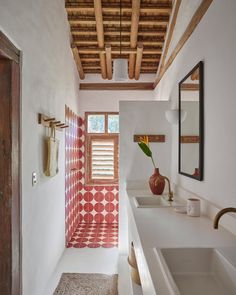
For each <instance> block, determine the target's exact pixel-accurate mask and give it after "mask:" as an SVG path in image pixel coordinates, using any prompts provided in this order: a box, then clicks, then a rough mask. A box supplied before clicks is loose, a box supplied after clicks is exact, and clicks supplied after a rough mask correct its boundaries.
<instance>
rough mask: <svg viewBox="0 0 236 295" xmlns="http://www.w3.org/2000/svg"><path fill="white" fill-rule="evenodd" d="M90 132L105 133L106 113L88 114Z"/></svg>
mask: <svg viewBox="0 0 236 295" xmlns="http://www.w3.org/2000/svg"><path fill="white" fill-rule="evenodd" d="M88 133H105V116H104V115H88Z"/></svg>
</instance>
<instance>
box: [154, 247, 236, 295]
mask: <svg viewBox="0 0 236 295" xmlns="http://www.w3.org/2000/svg"><path fill="white" fill-rule="evenodd" d="M234 251H235V252H234V254H233V256H232V257H233V259H232V260H230V259H228V258H226V257H227V255H224V254H222V253H223V252H222V249H214V248H168V249H161V250H160V249H155V253H156V256H157V260H158V263H159V266H160V268H161V272H162V274H163V277H164V280H165V283H166V285H167V288H168V290H169V294H171V295H213V294H214V295H235V294H236V264H235V258H236V257H235V256H236V249H234ZM231 252H232V251H231ZM231 254H232V253H231Z"/></svg>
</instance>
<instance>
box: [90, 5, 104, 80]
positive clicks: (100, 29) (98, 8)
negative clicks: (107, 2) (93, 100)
mask: <svg viewBox="0 0 236 295" xmlns="http://www.w3.org/2000/svg"><path fill="white" fill-rule="evenodd" d="M93 2H94V11H95V19H96V29H97V38H98V46H99V48H104V32H103V16H102V1H101V0H94V1H93ZM99 57H100V64H101V72H102V77H103V79H106V77H107V72H106V57H105V53H104V52H102V51H100V52H99Z"/></svg>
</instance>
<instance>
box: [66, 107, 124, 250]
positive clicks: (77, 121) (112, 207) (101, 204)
mask: <svg viewBox="0 0 236 295" xmlns="http://www.w3.org/2000/svg"><path fill="white" fill-rule="evenodd" d="M66 123H67V124H68V125H69V126H70V128H68V130H67V132H66V244H67V245H68V242H69V241H70V239H71V237H72V235H73V233H74V232H75V230H76V227H77V225H78V224H79V223H85V224H91V223H98V224H101V223H108V224H118V210H119V208H118V206H119V188H118V186H117V185H113V186H110V185H107V186H106V185H102V186H88V185H86V184H85V122H84V119H82V118H79V117H78V116H76V115H75V114H73V112H72V111H70V110H69V108H66ZM71 125H72V126H71ZM73 168H76V169H78V170H74V171H71V169H73Z"/></svg>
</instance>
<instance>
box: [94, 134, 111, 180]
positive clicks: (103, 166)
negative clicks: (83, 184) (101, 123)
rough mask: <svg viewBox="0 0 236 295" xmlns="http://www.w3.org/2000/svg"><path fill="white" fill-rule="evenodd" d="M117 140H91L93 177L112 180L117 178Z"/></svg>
mask: <svg viewBox="0 0 236 295" xmlns="http://www.w3.org/2000/svg"><path fill="white" fill-rule="evenodd" d="M114 162H115V142H114V140H113V139H103V140H97V139H93V140H92V142H91V178H92V179H93V180H96V179H98V180H99V179H104V180H105V179H107V180H112V179H114V178H115V163H114Z"/></svg>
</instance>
